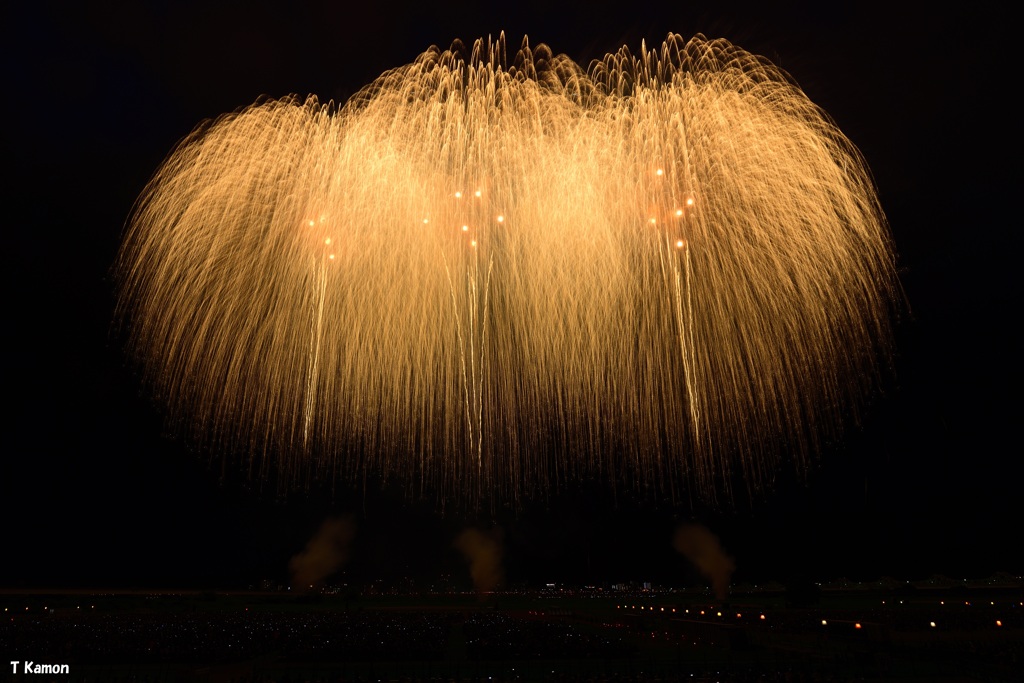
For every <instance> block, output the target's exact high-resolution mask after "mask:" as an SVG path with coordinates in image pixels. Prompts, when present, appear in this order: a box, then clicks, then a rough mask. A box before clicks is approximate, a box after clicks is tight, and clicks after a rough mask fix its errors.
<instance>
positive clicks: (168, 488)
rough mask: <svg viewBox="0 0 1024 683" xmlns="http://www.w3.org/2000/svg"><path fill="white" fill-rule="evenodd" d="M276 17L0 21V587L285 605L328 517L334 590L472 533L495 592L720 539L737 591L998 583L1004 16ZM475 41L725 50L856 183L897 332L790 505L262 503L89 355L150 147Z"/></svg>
mask: <svg viewBox="0 0 1024 683" xmlns="http://www.w3.org/2000/svg"><path fill="white" fill-rule="evenodd" d="M294 4H295V5H296V6H299V7H301V9H295V8H294V7H292V3H281V6H282V7H284V6H287V7H289V9H287V10H283V9H278V7H277V4H275V3H270V2H265V1H260V0H249V1H247V2H231V3H216V2H211V3H209V5H211V6H208V3H207V2H205V1H194V0H179V1H174V2H148V3H147V2H105V3H82V4H81V5H80V4H79V3H70V2H68V3H54V2H41V3H35V4H32V8H29V3H6V4H5V7H4V9H3V10H2V14H3V17H2V20H0V25H2V28H0V31H2V33H3V36H2V38H3V40H2V45H3V47H2V50H3V52H4V55H3V60H2V61H3V67H2V68H3V70H4V76H5V78H4V82H5V95H6V98H7V101H6V105H5V107H4V110H5V116H4V118H5V121H6V124H5V126H4V128H3V130H4V134H3V149H4V158H5V162H6V163H5V166H6V169H7V172H6V174H5V175H6V178H7V179H6V181H5V184H4V193H3V196H4V210H3V214H2V215H3V225H4V229H5V234H6V237H7V239H8V242H7V244H8V245H9V247H8V250H7V257H6V268H5V273H6V274H7V276H8V283H7V287H6V291H7V292H8V294H7V302H8V303H7V304H6V307H7V314H6V316H5V318H6V324H5V326H4V329H5V330H6V335H5V337H6V343H5V347H6V348H7V349H8V351H7V354H6V357H7V359H8V360H7V369H6V371H5V381H4V384H5V389H6V391H5V394H6V397H7V401H6V405H7V407H6V409H5V410H4V412H3V415H4V418H5V424H6V430H5V431H6V439H5V442H4V444H3V447H2V451H3V457H2V461H0V462H2V466H0V511H2V512H0V520H2V521H0V539H2V550H0V557H2V558H3V561H2V562H0V588H17V587H47V586H62V587H63V586H67V587H73V586H77V587H87V586H118V587H187V586H193V587H245V586H246V585H248V584H250V583H253V582H256V581H258V580H259V579H261V578H275V579H284V578H285V577H286V576H287V562H288V559H289V557H291V556H292V555H293V554H295V553H296V552H298V551H299V550H300V549H301V548H302V546H303V544H304V543H305V541H306V540H307V539H308V538H309V537H310V536H311V535H312V534H313V532H314V531H315V530H316V529H317V527H318V526H319V524H320V523H321V522H322V521H323V520H324V519H325V518H326V517H328V516H330V515H338V514H353V515H355V519H356V523H357V535H356V540H355V544H354V547H353V552H352V560H351V563H350V565H349V567H348V569H347V576H349V577H350V578H351V579H352V580H354V581H367V580H373V579H381V580H383V581H385V582H395V581H397V580H398V579H400V578H401V577H403V576H412V577H414V578H417V579H421V580H429V579H431V578H432V577H436V576H439V575H440V574H442V573H448V574H453V575H455V577H456V578H457V579H458V578H459V577H463V578H465V577H466V576H468V572H467V570H466V568H465V565H464V563H463V562H462V560H461V559H460V556H459V554H458V552H457V551H456V550H454V549H453V548H452V539H453V538H454V537H455V535H456V534H458V533H459V532H460V531H461V530H462V529H464V528H466V527H467V526H471V525H477V526H480V527H482V528H490V527H491V526H493V525H498V526H500V527H501V529H502V533H503V535H504V544H505V557H506V574H507V577H508V581H509V582H510V583H512V584H527V585H536V584H539V583H541V582H545V581H569V582H588V583H590V582H593V583H598V584H601V583H607V582H615V581H621V580H636V581H655V582H663V583H678V584H686V583H691V584H692V583H694V582H696V583H699V581H700V580H699V578H698V575H697V574H696V572H695V570H693V569H692V568H691V567H690V566H689V565H688V564H687V563H686V561H685V560H684V559H682V558H681V557H680V556H678V555H677V554H676V553H675V552H674V551H673V549H672V547H671V545H670V541H671V535H672V531H673V529H674V528H675V527H676V526H677V525H678V524H679V523H680V522H682V521H689V520H695V521H699V522H701V523H703V524H705V525H706V526H707V527H708V528H710V529H711V530H712V531H713V532H714V533H716V534H717V535H718V536H719V537H720V539H721V541H722V543H723V545H724V547H725V548H726V550H727V551H728V552H729V553H730V554H732V555H733V556H734V557H735V558H736V565H737V572H736V575H735V577H734V578H735V580H736V581H761V580H767V579H776V580H779V581H783V582H785V581H787V580H790V579H792V578H793V577H806V578H813V579H815V580H826V579H830V578H836V577H841V576H847V577H849V578H854V579H865V580H870V579H876V578H878V577H880V576H893V577H896V578H907V579H913V578H922V577H927V576H929V575H932V574H944V575H948V576H952V577H980V576H986V575H989V574H991V573H993V572H996V571H1006V572H1016V573H1019V572H1021V571H1024V551H1022V549H1021V548H1022V546H1024V544H1021V543H1020V541H1019V534H1020V531H1019V527H1020V524H1021V521H1022V514H1021V497H1022V493H1021V491H1022V489H1021V487H1022V479H1021V475H1022V465H1021V447H1020V440H1019V433H1020V417H1019V415H1020V398H1019V396H1020V394H1019V388H1018V383H1019V364H1018V360H1017V359H1018V354H1017V352H1018V351H1019V348H1020V336H1019V332H1016V331H1015V323H1017V321H1016V318H1018V317H1019V313H1020V303H1019V298H1018V294H1019V288H1018V287H1017V286H1016V283H1017V278H1016V276H1017V274H1018V270H1017V268H1016V264H1015V263H1014V264H1013V265H1011V254H1012V253H1013V250H1012V249H1011V244H1010V243H1011V239H1010V235H1011V234H1015V233H1016V232H1017V231H1018V228H1019V225H1020V218H1019V210H1018V209H1017V206H1016V203H1017V197H1018V195H1019V190H1018V188H1017V187H1016V186H1017V184H1018V182H1019V177H1020V172H1019V168H1018V165H1017V164H1016V163H1015V161H1016V160H1015V158H1014V156H1015V155H1016V152H1015V151H1013V148H1015V147H1016V146H1017V144H1015V143H1014V142H1013V140H1016V139H1019V135H1016V134H1015V133H1008V131H1015V130H1016V128H1017V123H1018V122H1017V118H1018V114H1019V111H1018V109H1016V108H1014V106H1015V105H1014V106H1011V104H1010V98H1011V96H1012V94H1013V93H1014V92H1015V90H1016V88H1015V87H1014V86H1015V84H1016V83H1015V79H1013V78H1008V77H1006V76H1005V75H1004V74H1007V73H1009V70H1010V66H1009V65H1010V63H1011V60H1012V59H1013V55H1011V49H1010V46H1011V42H1010V38H1009V35H1008V34H1009V30H1008V28H1007V26H1008V24H1009V20H1008V18H1007V17H1005V16H1000V15H999V14H998V13H996V12H987V11H985V9H984V4H983V3H975V2H969V3H959V4H958V6H957V8H956V9H955V10H954V11H952V12H951V13H950V12H943V13H934V14H913V13H909V12H902V11H896V10H893V9H892V8H890V7H888V4H881V5H880V6H879V7H878V8H872V7H870V6H869V5H868V4H865V3H852V4H851V6H850V7H849V8H846V9H843V8H837V7H834V5H837V4H839V3H831V2H829V3H821V6H820V7H817V6H814V5H799V4H786V5H785V6H783V7H777V6H771V5H769V4H767V3H766V4H765V5H763V6H757V7H742V8H736V9H734V10H728V11H726V10H723V9H715V10H708V9H705V8H700V7H691V8H687V7H686V6H687V5H689V4H690V3H684V2H672V3H650V2H647V3H633V2H631V3H623V4H622V8H621V9H620V10H617V11H614V12H598V11H596V10H593V9H573V8H567V7H565V6H564V5H558V4H554V3H542V2H516V3H503V4H502V5H501V6H500V7H490V8H487V9H481V7H479V6H476V5H466V6H460V7H458V8H453V9H440V6H441V5H442V4H445V3H422V4H420V5H419V6H416V7H415V8H409V7H404V6H395V5H393V4H392V3H388V2H369V3H367V4H366V6H365V7H364V8H363V9H361V10H359V11H356V12H352V11H346V10H344V9H342V6H341V3H337V2H319V3H294ZM477 4H478V5H490V4H491V3H477ZM892 4H896V3H892ZM15 5H17V6H15ZM212 6H215V7H212ZM584 7H586V5H584ZM669 8H671V9H669ZM501 30H505V31H506V34H507V36H508V37H509V42H510V44H512V45H517V44H518V42H519V40H520V39H521V37H522V35H523V34H527V35H529V37H530V40H531V43H532V44H537V43H547V44H548V45H550V46H551V47H552V49H553V50H554V51H555V52H560V53H565V54H567V55H569V56H570V57H572V58H573V59H574V60H576V61H577V62H579V63H582V64H586V63H587V62H589V61H590V60H591V59H594V58H598V57H601V56H603V55H604V53H605V52H608V51H613V50H615V49H617V48H618V47H619V46H620V45H622V44H627V45H629V46H630V47H631V48H633V49H637V48H638V47H639V43H640V41H641V39H645V38H646V39H647V41H648V43H653V44H660V42H661V41H662V40H663V39H664V37H665V35H666V34H667V33H668V32H669V31H674V32H678V33H681V34H682V35H684V36H690V35H692V34H694V33H696V32H703V33H705V34H706V35H708V36H711V37H724V38H728V39H729V40H731V41H733V42H734V43H736V44H738V45H740V46H741V47H743V48H745V49H747V50H749V51H751V52H754V53H758V54H762V55H765V56H767V57H768V58H769V59H771V60H772V61H773V62H775V63H776V64H778V65H780V66H782V67H783V68H784V69H786V70H787V71H788V72H789V73H790V74H791V75H792V76H793V77H794V78H795V80H796V81H797V82H798V83H799V84H800V86H801V87H802V88H803V89H804V90H805V91H806V92H807V93H808V95H809V96H810V98H811V99H812V100H813V101H814V102H816V103H817V104H819V105H821V106H822V107H824V109H825V110H826V111H828V112H829V114H830V115H831V116H832V117H833V118H834V119H835V121H836V122H837V123H838V125H839V127H840V128H841V129H842V130H843V132H844V133H846V135H847V136H848V137H850V138H851V139H852V140H853V142H854V143H855V144H856V145H857V146H858V147H859V148H860V150H861V151H862V152H863V154H864V155H865V157H866V158H867V161H868V163H869V165H870V167H871V169H872V172H873V173H874V175H875V178H876V181H877V183H878V186H879V191H880V196H881V201H882V204H883V207H884V208H885V210H886V212H887V215H888V217H889V220H890V223H891V227H892V233H893V237H894V240H895V243H896V247H897V251H898V258H899V261H898V262H899V269H900V277H901V281H902V284H903V287H904V289H905V291H906V296H907V300H908V302H909V310H908V312H907V313H906V314H905V315H904V316H903V317H902V318H901V320H900V322H899V324H898V326H897V335H896V354H895V360H894V365H893V367H892V371H891V373H890V374H889V376H888V378H887V379H886V381H885V383H884V386H883V387H882V390H881V391H880V392H878V393H877V394H876V395H875V396H873V398H872V399H871V401H870V403H869V404H868V407H867V409H866V411H865V414H864V417H863V419H862V422H861V424H860V425H850V426H849V429H848V431H847V432H846V433H845V434H844V435H843V437H842V438H841V439H837V440H835V441H834V442H832V443H829V444H827V445H826V447H825V448H824V449H823V451H822V452H821V454H820V457H819V459H818V461H817V463H816V466H815V467H814V468H813V470H812V471H811V472H810V473H809V474H808V475H807V476H806V477H805V478H803V479H801V478H800V477H797V476H794V474H793V472H792V471H790V470H789V469H786V468H783V470H782V471H780V473H779V476H778V480H777V482H776V483H775V485H774V487H772V488H769V489H765V490H763V491H760V492H757V493H755V495H754V496H753V497H752V498H747V497H746V494H741V496H740V497H739V498H738V499H737V500H735V501H733V502H732V503H729V502H722V503H719V504H718V505H717V506H713V505H708V504H706V503H699V502H695V503H691V502H690V501H689V500H683V501H676V502H675V503H673V502H671V501H664V500H659V499H657V498H656V497H654V496H651V495H647V494H644V493H642V492H641V493H630V492H622V491H620V492H619V494H618V495H617V496H615V497H613V496H611V495H610V494H609V493H608V492H607V491H604V490H603V489H600V488H599V487H597V486H592V485H589V484H582V485H580V486H579V487H573V488H571V490H567V491H565V492H562V493H559V494H557V495H554V496H552V497H551V498H549V499H547V500H537V501H527V503H526V504H525V507H524V509H523V510H519V511H513V510H508V509H499V510H497V511H495V512H494V513H491V512H490V511H487V512H485V513H474V514H467V513H461V512H451V511H449V512H448V513H447V514H446V515H441V514H439V513H438V512H437V511H436V503H435V501H432V500H425V501H410V500H408V499H407V498H406V497H405V495H404V493H402V492H401V491H395V490H391V489H388V488H384V489H382V488H381V487H380V486H379V485H375V484H374V483H373V482H370V483H369V484H368V486H367V487H366V489H365V490H363V489H359V490H352V489H351V488H350V487H349V486H348V485H347V484H345V483H344V482H338V483H337V484H336V485H335V486H333V487H332V486H330V485H329V484H328V483H325V484H324V485H323V486H319V485H314V486H311V487H310V488H309V489H308V490H302V491H297V492H292V493H281V492H280V491H279V490H278V489H277V487H276V486H274V485H273V484H272V483H267V482H259V481H251V480H248V479H246V478H245V477H243V476H240V475H238V474H237V473H236V471H235V470H236V468H235V467H234V465H233V464H232V463H231V462H225V460H224V459H223V458H221V457H220V456H218V455H216V454H210V453H206V452H201V451H198V450H196V449H192V448H189V446H188V444H186V443H184V442H183V441H181V440H180V439H178V438H176V437H174V436H173V435H172V434H171V430H169V429H168V428H167V426H166V425H165V424H164V421H163V416H162V412H161V410H162V408H161V406H160V405H159V404H156V403H154V402H153V401H151V400H150V399H149V398H148V397H147V395H146V394H145V392H144V389H143V387H142V384H141V382H140V380H139V377H138V376H137V374H136V369H135V368H134V367H133V365H132V364H131V361H130V359H129V357H128V355H127V354H126V352H125V349H124V344H123V338H121V337H119V336H118V335H117V334H116V333H115V330H114V328H113V326H112V321H113V309H114V302H115V299H114V294H113V279H112V274H111V268H112V265H113V263H114V259H115V254H116V251H117V248H118V244H119V241H120V237H121V233H122V230H123V226H124V223H125V220H126V218H127V216H128V215H129V212H130V210H131V207H132V203H133V201H134V200H135V198H136V197H137V196H138V194H139V193H140V191H141V190H142V188H143V187H144V185H145V183H146V182H147V180H148V179H149V177H150V176H151V174H152V173H153V171H154V170H155V169H156V167H157V166H158V164H159V163H160V161H161V160H162V159H163V157H164V156H165V155H166V154H167V153H168V152H169V151H170V149H171V148H172V147H173V146H174V144H175V143H176V142H177V141H178V140H179V139H181V138H182V137H183V136H185V135H186V134H188V133H189V132H190V131H191V130H192V129H193V127H194V126H195V125H196V124H198V123H199V122H200V121H202V120H203V119H206V118H210V117H215V116H217V115H219V114H221V113H225V112H229V111H232V110H235V109H237V108H239V107H242V106H245V105H248V104H251V103H252V102H253V101H255V100H256V99H257V98H258V97H260V96H261V95H270V96H274V97H280V96H285V95H288V94H290V93H298V94H300V95H306V94H308V93H314V94H317V95H318V96H319V97H320V98H321V99H323V100H327V99H332V98H333V99H335V100H338V101H342V100H345V99H347V98H348V97H349V96H350V95H351V94H352V93H354V92H355V91H356V90H358V89H359V87H361V86H362V85H365V84H367V83H369V82H370V81H372V80H373V78H374V77H376V76H377V75H379V74H380V73H381V72H382V71H384V70H385V69H387V68H390V67H395V66H400V65H402V64H406V63H408V62H410V61H412V60H413V59H414V58H415V57H416V56H417V55H418V54H419V53H420V52H422V51H423V50H424V49H426V48H427V47H428V46H430V45H431V44H437V45H439V46H442V47H447V46H448V45H449V44H450V43H451V41H452V40H453V39H455V38H461V39H463V40H464V41H466V42H471V41H472V40H473V39H474V38H476V37H480V36H486V35H488V34H497V33H498V32H499V31H501ZM1014 54H1015V51H1014ZM1014 241H1016V240H1014ZM1011 283H1012V284H1011Z"/></svg>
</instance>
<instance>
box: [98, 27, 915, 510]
mask: <svg viewBox="0 0 1024 683" xmlns="http://www.w3.org/2000/svg"><path fill="white" fill-rule="evenodd" d="M506 54H507V52H506V46H505V39H504V36H502V37H500V38H498V40H497V41H490V40H488V41H483V40H480V41H477V42H476V43H475V44H474V45H473V48H472V50H466V49H465V48H464V47H463V46H462V45H461V44H459V43H457V44H456V45H454V46H453V47H452V49H450V50H448V51H440V50H438V49H437V48H431V49H430V50H429V51H427V52H426V53H424V54H423V55H421V56H420V57H419V58H418V59H417V60H416V61H415V62H414V63H412V64H410V65H407V66H404V67H400V68H397V69H394V70H391V71H388V72H387V73H385V74H384V75H382V76H381V77H380V78H379V79H377V81H375V82H374V83H373V84H371V85H370V86H368V87H367V88H366V89H364V90H363V91H362V92H360V93H359V94H358V95H357V96H356V97H354V98H353V99H352V100H351V101H350V102H348V103H346V104H344V105H342V106H340V107H338V106H334V105H333V104H326V105H325V104H321V103H320V102H319V101H318V100H317V99H316V98H314V97H309V98H308V99H306V100H305V101H303V100H301V99H298V98H291V99H284V100H269V101H267V100H264V101H261V102H259V103H257V104H255V105H252V106H250V107H248V108H247V109H244V110H241V111H239V112H237V113H233V114H228V115H225V116H222V117H221V118H219V119H217V120H215V121H213V122H209V123H206V124H204V125H202V126H200V127H199V128H197V129H196V131H195V132H194V133H193V134H192V135H191V136H189V137H188V138H187V139H186V140H185V141H183V142H182V143H181V144H180V145H179V146H178V147H177V148H176V149H175V150H174V151H173V152H172V153H171V155H170V156H169V157H168V158H167V160H166V161H165V162H164V163H163V165H162V166H161V168H160V169H159V170H158V172H157V173H156V175H155V176H154V178H153V180H152V181H151V182H150V184H149V185H148V186H147V188H146V190H145V192H144V193H143V195H142V196H141V197H140V199H139V201H138V203H137V206H136V209H135V211H134V213H133V214H132V216H131V218H130V221H129V225H128V229H127V233H126V235H125V239H124V244H123V247H122V250H121V253H120V255H119V260H118V263H117V272H118V275H119V282H118V285H119V294H120V306H119V310H118V316H119V319H120V320H121V321H123V322H124V323H126V325H127V326H128V328H129V329H130V331H131V344H132V346H133V349H134V350H135V351H136V353H137V354H138V357H139V359H140V360H141V363H142V366H143V368H144V370H145V379H146V381H147V383H148V384H149V386H150V388H151V389H152V390H153V391H154V392H155V393H156V394H157V395H158V396H159V397H160V398H161V399H163V400H165V401H166V403H167V404H168V408H169V411H170V414H171V415H170V416H171V418H172V419H173V420H174V422H175V423H177V424H185V425H188V429H189V436H191V437H194V438H195V439H196V440H197V441H199V442H200V443H201V444H203V445H205V446H207V447H211V448H217V449H223V450H225V451H227V452H233V453H246V454H249V455H250V456H251V457H252V458H253V459H254V462H253V463H252V465H250V467H249V469H250V470H251V471H253V472H256V473H266V472H270V471H278V472H280V473H282V474H284V475H285V476H286V477H290V478H294V480H296V481H301V480H303V479H305V478H308V477H310V476H318V475H322V474H326V473H328V472H329V473H331V475H332V476H333V475H334V474H335V473H338V474H341V475H342V476H351V477H357V476H360V475H362V474H365V473H367V472H368V471H373V472H377V473H379V474H381V475H383V476H388V477H395V478H399V479H402V480H404V481H407V482H410V483H412V482H416V485H417V486H422V487H424V488H430V489H432V490H433V491H436V492H437V495H438V496H439V497H440V499H441V500H467V501H479V500H480V499H481V498H482V497H483V496H485V495H488V496H494V497H495V498H505V499H512V500H519V499H520V497H521V496H523V495H525V494H540V495H543V494H544V493H545V492H547V491H549V490H550V489H551V488H552V487H553V486H554V482H555V480H556V477H557V478H558V479H562V478H564V477H569V478H572V477H580V478H582V477H590V476H604V477H607V478H609V479H611V480H614V481H615V482H617V483H618V484H619V485H630V486H654V487H656V488H659V489H660V490H662V491H663V492H666V493H668V492H673V491H678V490H679V489H678V486H679V485H680V484H688V485H690V486H692V487H694V488H696V489H697V490H698V491H699V492H700V493H702V494H704V495H707V496H714V495H716V492H718V491H722V490H723V488H724V489H726V490H727V489H728V486H729V482H730V481H731V480H732V478H733V476H734V475H739V476H741V477H744V478H745V479H746V480H747V481H748V482H749V483H750V484H751V485H752V486H755V487H756V486H758V485H760V484H762V483H763V482H765V481H767V480H769V479H770V478H771V474H772V470H773V469H774V468H775V467H777V465H778V454H779V452H778V449H777V447H776V446H773V445H772V444H780V443H785V444H786V446H787V452H789V453H792V454H793V456H792V457H794V458H795V459H797V461H798V462H803V461H805V460H806V459H807V458H808V457H810V456H811V455H812V454H813V453H814V452H815V451H816V450H817V444H818V439H819V438H821V437H822V436H823V435H828V434H829V433H832V432H835V431H837V430H838V429H839V428H840V427H841V421H842V418H843V417H844V415H847V414H849V413H851V412H854V411H855V410H856V408H857V405H858V401H859V399H860V397H862V396H863V395H864V393H865V392H866V391H868V390H870V389H871V388H872V385H873V384H874V382H875V381H876V379H877V375H878V372H877V369H878V368H879V367H880V363H879V362H878V361H879V359H880V358H884V357H885V354H886V353H887V349H888V344H889V339H890V336H891V330H890V325H891V322H890V321H891V318H892V314H893V313H894V311H895V309H896V302H897V301H898V297H899V294H898V290H899V285H898V283H897V281H896V277H895V270H894V255H893V252H892V246H891V243H890V238H889V234H888V227H887V224H886V220H885V217H884V215H883V213H882V211H881V208H880V206H879V203H878V199H877V196H876V192H875V189H874V186H873V183H872V181H871V177H870V174H869V172H868V170H867V168H866V166H865V164H864V161H863V159H862V158H861V155H860V153H859V152H858V151H857V149H856V148H855V147H854V146H853V145H852V143H850V141H849V140H847V139H846V138H845V137H844V136H843V134H842V133H841V132H840V131H839V130H838V129H837V128H836V127H835V125H834V124H833V123H831V120H830V119H829V118H828V116H827V115H825V114H824V113H823V112H822V111H821V110H820V109H819V108H818V107H817V106H815V105H814V104H813V103H811V102H810V101H809V100H808V99H807V97H806V96H805V95H804V93H803V92H802V91H801V90H800V89H799V88H798V87H797V86H796V85H794V83H793V81H792V80H791V79H790V78H789V77H788V76H787V75H786V74H784V73H783V72H782V71H780V70H779V69H777V68H776V67H774V66H772V65H771V64H769V63H768V62H767V61H766V60H764V59H763V58H761V57H757V56H754V55H751V54H749V53H747V52H745V51H743V50H741V49H740V48H738V47H736V46H734V45H731V44H730V43H728V42H726V41H723V40H708V39H706V38H704V37H703V36H697V37H695V38H693V39H692V40H689V41H685V40H683V39H682V38H680V37H679V36H676V35H670V36H669V37H668V39H667V40H666V42H665V43H664V44H663V45H662V46H661V47H660V48H658V49H656V50H653V51H651V50H648V49H647V48H646V46H643V47H642V48H641V51H640V54H639V56H635V55H633V54H631V53H630V52H629V51H628V50H627V49H625V48H623V49H621V50H620V51H618V52H617V53H616V54H613V55H608V56H606V57H605V58H604V59H602V60H599V61H597V62H595V63H594V64H593V65H591V67H590V68H589V69H587V70H584V69H582V68H580V67H578V66H577V65H575V64H574V63H573V62H572V61H571V60H569V59H568V58H567V57H565V56H555V55H553V54H552V53H551V51H550V50H549V49H548V48H547V47H545V46H538V47H536V48H531V47H530V46H529V45H528V43H527V41H526V40H524V41H523V44H522V48H521V49H520V50H519V51H518V53H517V54H516V55H515V57H514V58H513V59H512V60H511V61H509V60H507V59H506V57H505V55H506ZM652 160H656V163H657V164H658V166H656V167H655V169H654V173H652ZM382 188H386V192H385V191H382ZM456 188H461V189H458V190H456ZM467 188H473V189H469V190H467ZM464 190H466V191H470V192H473V193H474V196H475V199H474V200H473V201H471V202H463V201H461V198H462V194H463V191H464ZM697 200H699V201H697ZM310 215H313V216H317V217H319V218H318V220H310V219H309V216H310ZM427 216H429V219H428V218H425V217H427ZM495 216H497V218H496V219H495V218H494V217H495ZM498 224H500V225H498ZM469 226H473V231H472V232H473V234H472V237H473V240H472V244H471V246H472V247H473V248H471V249H467V248H466V243H465V240H463V239H462V235H461V233H462V232H469ZM460 227H461V228H462V230H461V231H460V230H459V228H460ZM413 235H414V236H415V239H409V238H410V237H411V236H413ZM326 245H329V249H330V251H327V250H326V249H325V246H326ZM684 247H685V248H684ZM328 262H330V266H329V267H328Z"/></svg>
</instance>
